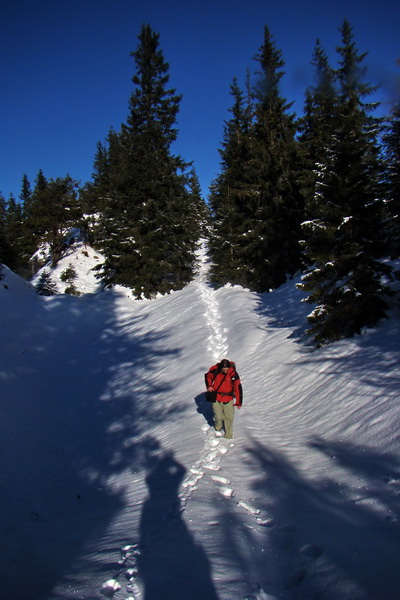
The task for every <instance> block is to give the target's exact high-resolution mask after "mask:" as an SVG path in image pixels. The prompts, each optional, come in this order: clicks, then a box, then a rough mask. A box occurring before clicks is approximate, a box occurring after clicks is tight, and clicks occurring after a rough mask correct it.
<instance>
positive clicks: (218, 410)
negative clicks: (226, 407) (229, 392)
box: [212, 402, 224, 431]
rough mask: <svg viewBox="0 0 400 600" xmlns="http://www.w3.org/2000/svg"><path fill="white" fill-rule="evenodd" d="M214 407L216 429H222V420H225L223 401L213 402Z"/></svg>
mask: <svg viewBox="0 0 400 600" xmlns="http://www.w3.org/2000/svg"><path fill="white" fill-rule="evenodd" d="M212 407H213V411H214V424H215V430H216V431H220V430H221V429H222V421H223V420H224V411H223V405H222V404H221V402H213V405H212Z"/></svg>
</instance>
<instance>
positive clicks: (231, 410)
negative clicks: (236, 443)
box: [224, 400, 235, 438]
mask: <svg viewBox="0 0 400 600" xmlns="http://www.w3.org/2000/svg"><path fill="white" fill-rule="evenodd" d="M234 416H235V407H234V406H233V400H231V401H230V402H227V403H226V404H224V428H225V436H224V437H226V438H233V418H234Z"/></svg>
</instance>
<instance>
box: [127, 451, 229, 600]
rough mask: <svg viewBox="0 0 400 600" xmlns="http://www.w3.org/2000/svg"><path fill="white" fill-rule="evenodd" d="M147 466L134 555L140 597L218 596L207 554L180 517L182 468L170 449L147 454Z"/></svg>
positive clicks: (210, 599)
mask: <svg viewBox="0 0 400 600" xmlns="http://www.w3.org/2000/svg"><path fill="white" fill-rule="evenodd" d="M148 466H149V474H148V475H147V477H146V483H147V486H148V490H149V496H148V499H147V501H146V502H145V504H144V506H143V510H142V515H141V523H140V550H141V555H140V559H139V561H138V566H139V575H140V576H141V578H142V581H143V584H144V598H143V600H170V599H171V598H173V599H174V600H188V599H189V598H190V600H205V599H207V600H218V596H217V593H216V591H215V588H214V585H213V583H212V580H211V569H210V564H209V561H208V559H207V556H206V554H205V552H204V551H203V549H202V548H201V546H200V545H199V544H197V543H196V542H195V541H194V539H193V537H192V536H191V534H190V533H189V531H188V529H187V527H186V525H185V523H184V521H183V519H182V518H181V506H180V498H179V493H178V492H179V486H180V484H181V483H182V480H183V477H184V475H185V472H186V469H185V468H184V467H183V466H182V465H181V464H180V463H179V462H178V461H177V460H176V459H175V458H174V456H173V454H172V453H165V454H161V455H160V456H158V457H151V458H150V459H149V465H148Z"/></svg>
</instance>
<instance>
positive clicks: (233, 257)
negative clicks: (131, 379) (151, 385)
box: [0, 21, 400, 344]
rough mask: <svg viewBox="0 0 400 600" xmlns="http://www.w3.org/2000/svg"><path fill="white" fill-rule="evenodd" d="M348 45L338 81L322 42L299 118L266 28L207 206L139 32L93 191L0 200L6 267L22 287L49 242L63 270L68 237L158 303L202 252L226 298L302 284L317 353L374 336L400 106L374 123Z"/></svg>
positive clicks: (106, 275) (172, 105)
mask: <svg viewBox="0 0 400 600" xmlns="http://www.w3.org/2000/svg"><path fill="white" fill-rule="evenodd" d="M340 33H341V40H340V45H338V47H337V49H336V51H337V57H338V61H337V65H335V66H331V65H330V64H329V60H328V56H327V54H326V52H325V50H324V49H323V48H322V46H321V44H320V43H319V41H317V43H316V47H315V51H314V55H313V57H312V66H313V70H314V73H315V84H314V85H313V86H310V87H309V88H308V89H307V90H306V92H305V103H304V114H303V116H302V117H301V118H297V117H296V115H295V114H294V113H293V112H292V110H291V103H290V102H288V101H287V99H285V98H283V97H282V95H281V92H280V80H281V78H282V77H283V76H284V66H285V64H284V60H283V57H282V53H281V51H280V50H279V49H277V48H276V45H275V43H274V40H273V38H272V36H271V34H270V31H269V30H268V28H267V27H265V28H264V38H263V44H262V46H261V47H260V48H259V50H258V52H257V54H256V56H255V61H256V64H257V71H256V73H255V74H254V75H252V74H250V73H248V75H247V78H246V82H245V86H244V88H243V89H242V88H241V87H240V85H239V84H238V81H237V79H234V80H233V82H232V85H231V96H232V105H231V109H230V113H231V115H230V118H229V119H228V120H227V121H226V122H225V128H224V138H223V141H222V145H221V149H220V155H221V169H220V174H219V175H218V177H217V178H216V180H215V181H214V182H213V183H212V186H211V189H210V196H209V202H208V205H206V203H205V202H204V200H203V199H202V198H201V192H200V186H199V182H198V179H197V176H196V173H195V171H194V169H193V168H192V166H191V164H188V163H186V162H185V161H184V160H183V159H182V158H181V157H179V156H175V155H173V153H172V151H171V146H172V144H173V142H174V141H175V139H176V136H177V129H176V121H177V115H178V111H179V103H180V100H181V96H180V95H179V94H177V92H176V90H175V89H171V88H170V87H169V86H168V82H169V65H168V64H167V63H166V61H165V59H164V56H163V53H162V51H161V50H160V48H159V36H158V34H155V33H154V32H153V31H152V30H151V28H150V27H149V26H143V27H142V30H141V32H140V35H139V38H138V40H139V43H138V47H137V50H136V51H135V52H133V53H132V56H133V59H134V61H135V74H134V76H133V83H134V90H133V93H132V95H131V97H130V100H129V113H128V117H127V121H126V123H124V124H123V125H122V126H121V129H120V131H118V132H117V131H114V130H111V131H110V132H109V134H108V136H107V138H106V140H105V141H104V142H103V143H100V142H99V144H98V147H97V153H96V156H95V160H94V172H93V177H92V180H91V182H89V183H87V184H86V185H84V186H83V187H82V188H81V189H78V186H77V184H76V182H74V181H73V180H72V179H71V178H70V177H69V176H67V177H65V178H63V179H57V180H50V181H47V180H46V179H45V177H44V175H43V173H42V172H40V173H39V175H38V177H37V179H36V181H35V186H34V189H33V191H31V189H30V184H29V182H28V181H27V179H26V177H25V178H24V180H23V185H22V192H21V197H20V202H16V201H15V200H14V199H13V198H10V200H9V201H8V202H5V200H4V199H3V198H2V199H1V200H0V212H1V214H0V262H4V263H6V264H7V265H8V266H10V267H11V268H13V269H15V270H16V271H17V272H21V273H27V272H28V268H27V266H28V264H29V262H28V261H29V258H30V256H32V254H33V253H34V252H35V250H36V248H37V247H38V244H39V243H43V242H46V243H47V244H48V247H49V249H50V252H51V257H52V261H53V263H54V264H55V263H56V262H57V260H58V259H59V257H60V256H61V253H62V250H63V244H65V243H66V240H65V232H66V231H67V230H70V228H71V226H72V225H74V226H77V227H79V228H80V230H81V231H84V232H85V235H86V236H87V238H88V241H89V242H90V243H92V244H93V245H94V246H95V247H96V248H98V249H99V250H101V251H102V252H103V253H104V255H105V262H104V263H103V265H101V269H100V272H99V274H98V276H99V278H101V280H102V281H103V283H104V285H105V286H106V287H107V286H112V285H115V284H122V285H125V286H127V287H129V288H131V289H132V291H133V294H134V295H135V297H137V298H140V297H142V296H145V297H152V296H153V295H155V294H157V293H158V292H161V293H167V292H169V291H171V290H176V289H180V288H182V287H183V286H184V285H186V284H187V283H188V282H189V281H190V280H191V279H192V278H193V276H194V272H195V268H196V260H195V256H196V255H195V252H196V248H197V246H198V242H199V239H200V238H201V237H204V236H207V237H208V241H209V249H210V256H211V259H212V268H211V279H212V282H213V283H214V284H216V285H224V284H226V283H231V284H240V285H242V286H244V287H247V288H250V289H251V290H254V291H257V292H266V291H269V290H273V289H275V288H277V287H278V286H279V285H281V284H282V283H284V282H285V281H286V279H287V277H288V276H292V275H294V274H295V273H297V272H303V278H302V283H301V284H300V287H302V289H303V290H304V291H305V292H306V293H307V300H308V301H309V302H310V303H312V304H313V305H314V306H315V308H314V310H313V312H312V314H311V315H310V318H309V320H310V329H309V334H310V335H311V336H312V337H313V338H314V340H315V342H316V343H317V344H323V343H326V342H329V341H333V340H337V339H340V338H342V337H348V336H352V335H354V334H355V333H357V332H359V331H360V330H361V329H362V328H363V327H365V326H373V325H374V324H376V323H377V322H378V320H379V319H381V318H382V317H385V316H386V311H387V308H388V301H389V298H390V295H391V294H392V287H393V286H392V282H393V281H394V280H395V278H396V276H397V273H396V271H395V270H394V269H393V267H392V266H391V264H392V262H393V259H396V258H399V252H400V221H399V214H400V213H399V208H400V207H399V198H400V196H399V186H400V168H399V164H400V161H399V158H400V156H399V155H400V142H399V139H400V137H399V134H400V125H399V124H400V101H399V102H398V103H396V104H395V105H394V106H393V107H392V112H391V114H390V115H387V117H386V118H378V117H377V116H376V115H375V111H376V108H377V105H376V104H373V103H371V102H370V101H369V98H370V97H371V95H372V94H373V92H374V91H375V89H374V88H373V87H372V86H371V85H370V84H369V83H368V82H367V81H366V66H365V64H364V63H365V59H366V54H364V53H360V52H359V51H358V49H357V47H356V45H355V41H354V37H353V31H352V27H351V25H350V24H349V23H348V22H347V21H344V23H343V25H342V27H341V29H340Z"/></svg>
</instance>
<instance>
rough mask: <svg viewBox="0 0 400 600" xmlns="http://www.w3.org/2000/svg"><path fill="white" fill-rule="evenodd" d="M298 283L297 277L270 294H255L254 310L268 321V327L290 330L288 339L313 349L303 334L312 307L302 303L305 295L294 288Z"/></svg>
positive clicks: (298, 277) (298, 278) (306, 327)
mask: <svg viewBox="0 0 400 600" xmlns="http://www.w3.org/2000/svg"><path fill="white" fill-rule="evenodd" d="M300 281H301V278H300V276H297V277H294V278H293V280H289V281H288V282H287V283H286V284H283V285H281V286H280V287H279V288H277V289H275V290H274V291H273V292H272V293H270V294H269V293H264V294H257V296H258V307H257V309H256V310H257V312H258V314H260V315H261V316H262V317H264V318H266V319H267V320H268V327H271V328H284V329H290V330H291V333H290V334H289V335H288V338H289V339H293V340H295V341H296V342H298V343H301V344H302V345H304V346H310V347H313V346H312V344H311V342H310V339H309V338H308V337H307V335H306V333H305V332H306V329H308V327H309V323H308V320H307V315H308V314H310V313H311V311H312V305H311V304H308V303H307V302H303V300H304V298H305V294H304V292H302V291H301V290H299V289H298V288H296V283H299V282H300Z"/></svg>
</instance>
